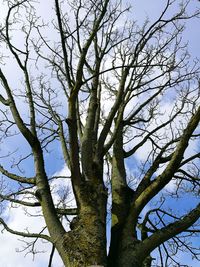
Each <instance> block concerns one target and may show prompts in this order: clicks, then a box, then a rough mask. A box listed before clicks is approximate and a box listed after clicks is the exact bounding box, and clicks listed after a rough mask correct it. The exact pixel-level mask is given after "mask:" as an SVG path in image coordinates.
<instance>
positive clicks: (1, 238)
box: [0, 166, 75, 267]
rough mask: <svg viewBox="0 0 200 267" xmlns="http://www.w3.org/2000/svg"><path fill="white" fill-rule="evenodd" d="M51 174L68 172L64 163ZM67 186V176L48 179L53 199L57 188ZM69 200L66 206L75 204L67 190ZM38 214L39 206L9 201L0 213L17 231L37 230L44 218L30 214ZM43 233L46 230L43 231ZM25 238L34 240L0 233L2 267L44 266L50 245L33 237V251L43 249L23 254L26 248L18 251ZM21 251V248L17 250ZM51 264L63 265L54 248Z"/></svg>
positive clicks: (57, 266)
mask: <svg viewBox="0 0 200 267" xmlns="http://www.w3.org/2000/svg"><path fill="white" fill-rule="evenodd" d="M54 175H55V176H69V175H70V172H69V170H68V169H67V167H66V166H64V167H63V168H62V169H61V170H60V171H58V172H56V173H55V174H54ZM64 185H65V186H68V187H70V188H71V183H70V179H66V178H64V179H56V180H55V181H53V182H52V183H51V186H52V187H53V188H54V190H53V191H54V194H53V195H54V201H55V202H57V201H58V199H59V196H58V191H59V188H62V186H64ZM68 199H69V201H67V207H75V200H74V197H73V193H72V190H71V191H69V195H68ZM30 214H31V215H39V214H40V208H26V209H24V207H19V206H18V207H15V208H13V207H11V206H10V204H9V205H8V206H7V207H6V209H5V210H4V212H3V214H2V215H1V217H2V218H4V219H5V220H6V222H7V224H8V226H9V227H10V228H12V229H14V230H17V231H29V232H30V233H38V232H40V231H41V229H43V227H44V225H45V222H44V218H43V217H42V216H35V217H34V216H31V215H30ZM0 230H3V226H2V225H0ZM46 234H47V231H46ZM20 240H24V241H26V242H28V241H30V242H31V241H34V240H33V239H27V238H26V239H23V238H22V237H20V236H16V235H12V234H10V233H8V232H7V231H6V230H4V231H3V233H2V234H1V233H0V244H3V245H1V250H0V258H1V266H3V267H13V266H15V267H24V266H29V267H44V266H47V265H48V260H49V255H50V253H51V248H52V245H51V244H50V243H47V242H45V241H41V240H39V241H37V242H36V245H35V249H36V250H37V251H43V252H44V253H38V254H36V255H35V257H33V254H31V253H30V254H27V255H26V253H27V252H28V250H25V251H22V250H23V248H24V246H26V243H24V242H23V241H20ZM18 251H22V252H18ZM52 267H63V264H62V261H61V259H60V256H59V255H58V253H57V252H55V254H54V258H53V266H52Z"/></svg>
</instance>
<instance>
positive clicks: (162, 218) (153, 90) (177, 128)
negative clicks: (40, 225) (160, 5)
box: [0, 0, 200, 267]
mask: <svg viewBox="0 0 200 267" xmlns="http://www.w3.org/2000/svg"><path fill="white" fill-rule="evenodd" d="M6 2H7V15H6V18H5V20H4V22H2V24H1V30H0V36H1V39H0V40H1V46H2V47H3V50H2V51H3V52H2V54H1V68H0V80H1V89H0V90H1V95H0V102H1V142H2V144H9V142H14V141H12V140H16V138H20V139H19V140H20V143H19V144H18V143H17V144H15V145H14V144H13V151H11V150H9V151H8V152H7V153H6V154H5V151H4V150H3V149H2V153H3V154H2V155H1V161H2V163H1V166H0V171H1V173H2V183H1V195H0V197H1V205H2V209H3V208H4V207H5V205H7V204H6V203H7V202H10V203H13V204H15V205H21V206H24V207H32V208H33V209H34V208H35V207H41V212H42V216H43V217H44V220H45V226H44V229H43V231H42V232H40V233H31V232H27V231H22V232H19V231H16V230H15V229H11V228H10V227H9V225H8V224H7V222H6V219H5V218H3V217H2V218H1V219H0V222H1V224H2V225H3V227H4V228H5V229H6V230H7V231H9V232H11V233H13V234H15V235H19V236H22V237H25V238H35V241H34V244H35V242H36V240H38V239H44V240H47V241H48V242H50V243H52V245H53V251H54V249H56V250H57V251H58V253H59V254H60V257H61V259H62V261H63V264H64V266H72V267H74V266H90V265H92V266H94V265H101V266H108V267H112V266H115V267H122V266H123V267H131V266H134V267H140V266H143V267H144V266H170V265H171V264H172V265H173V266H175V265H176V266H183V265H179V263H178V260H177V259H176V257H174V256H175V255H176V254H177V253H179V251H188V252H190V253H191V254H192V256H193V257H195V258H196V259H199V258H198V256H199V251H198V248H194V246H195V242H194V244H192V241H194V238H195V237H196V236H197V235H198V233H199V227H198V219H199V216H200V206H199V204H198V203H197V197H198V195H199V185H200V182H199V181H200V180H199V179H200V177H199V171H200V170H199V158H200V152H199V144H198V143H197V142H198V140H199V136H200V134H199V126H198V125H199V121H200V107H199V100H200V98H199V62H198V60H197V59H196V60H193V59H192V58H191V56H190V55H189V53H188V52H187V45H186V44H183V42H182V34H183V31H184V24H183V23H184V22H185V21H187V20H188V19H193V18H197V17H198V16H199V10H197V9H196V10H194V5H195V4H193V2H192V1H186V2H182V3H180V5H179V6H176V4H177V3H175V2H176V1H173V0H168V1H166V3H165V7H164V9H163V11H162V13H161V14H160V16H159V18H158V19H156V20H155V21H154V22H153V23H150V22H149V20H148V19H147V20H146V21H145V22H144V23H143V25H142V26H138V25H137V24H136V22H135V21H133V20H132V13H131V12H132V11H131V9H130V7H128V6H127V7H126V6H125V4H124V3H123V1H121V0H116V1H115V0H97V1H95V2H94V1H92V0H87V1H85V0H78V1H73V0H68V1H58V0H55V1H49V4H50V5H51V4H53V3H52V2H54V13H55V17H54V18H53V19H52V21H49V24H48V23H47V24H45V22H43V20H42V19H41V18H39V17H38V15H37V5H38V4H37V3H35V1H31V0H22V1H18V0H11V1H6ZM191 3H192V4H191ZM1 4H2V3H1ZM191 5H193V6H191ZM173 7H174V8H173ZM175 10H177V11H175ZM172 12H174V13H172ZM189 12H190V13H189ZM125 18H126V21H125ZM124 21H125V22H124ZM47 31H49V32H50V34H51V35H52V36H48V37H47V36H46V32H47ZM16 37H18V39H17V38H16ZM51 38H52V39H51ZM19 40H20V41H19ZM4 63H5V64H12V66H15V67H14V68H15V70H16V75H17V77H18V78H19V80H18V81H16V80H14V81H13V78H12V77H10V76H11V75H8V69H7V68H6V67H7V66H8V65H4ZM14 79H15V76H14ZM19 81H20V82H19ZM22 106H23V108H22ZM18 135H19V137H18ZM10 140H11V141H10ZM58 146H60V148H61V149H60V150H59V149H58ZM16 148H17V149H16ZM141 154H142V155H141ZM48 157H55V158H56V157H60V161H62V162H64V164H65V165H66V166H67V167H68V169H69V171H70V177H67V175H66V177H57V176H56V175H54V176H52V175H49V174H48ZM31 168H32V169H31ZM29 174H31V175H30V177H29ZM69 178H70V181H71V184H72V188H73V194H74V198H75V201H76V207H74V208H69V207H67V196H68V194H67V190H66V188H64V189H63V190H61V192H60V198H59V199H58V198H57V199H56V200H54V195H53V186H52V183H53V181H55V180H57V179H60V180H62V184H65V183H67V181H68V180H69ZM170 186H171V188H172V190H169V188H170ZM167 188H168V190H167ZM188 197H190V199H191V203H188V206H187V205H186V207H185V208H187V210H186V209H181V208H180V206H178V209H179V211H177V209H176V207H174V203H175V202H176V203H185V200H184V198H188ZM177 205H181V204H177ZM71 215H73V219H72V217H70V216H71ZM66 219H67V220H70V230H69V231H68V230H66V228H65V222H66ZM110 221H111V229H110V228H109V227H110ZM46 229H47V230H48V232H46ZM109 229H110V231H109ZM109 237H110V239H111V242H110V246H109V252H108V255H107V242H108V241H107V239H108V238H109ZM190 241H191V242H190ZM27 244H29V243H27ZM31 244H33V243H31ZM29 245H30V244H29ZM29 245H27V246H29ZM53 251H52V254H51V257H50V262H49V266H51V261H52V255H53ZM153 251H157V252H156V253H154V254H152V252H153ZM152 255H153V256H152ZM153 257H154V258H153ZM174 264H175V265H174ZM184 266H185V265H184Z"/></svg>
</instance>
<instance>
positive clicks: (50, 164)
mask: <svg viewBox="0 0 200 267" xmlns="http://www.w3.org/2000/svg"><path fill="white" fill-rule="evenodd" d="M40 2H41V3H40V4H39V6H40V8H38V11H39V13H40V15H41V16H44V18H45V17H46V16H47V14H48V17H49V15H50V14H52V12H53V11H52V8H51V6H53V1H52V0H51V1H50V0H48V3H49V4H48V5H47V1H40ZM127 2H131V3H132V4H133V13H132V14H133V15H130V16H133V19H134V20H137V21H138V23H139V24H142V23H143V21H144V19H145V18H146V17H147V16H148V17H149V18H150V19H151V20H152V21H153V20H154V19H155V18H157V17H158V16H159V14H160V10H162V8H163V5H164V3H165V1H160V0H153V1H149V0H135V1H130V0H129V1H127ZM191 3H192V5H194V6H197V5H199V2H198V1H191ZM1 6H2V1H1V2H0V7H1ZM3 12H5V10H4V9H1V8H0V17H2V16H4V13H3ZM50 16H51V15H50ZM199 24H200V22H199V21H198V20H197V19H196V20H195V19H194V20H192V21H190V22H187V24H186V31H185V33H184V35H183V38H184V40H185V41H186V42H187V41H189V51H190V53H191V55H192V57H194V58H195V57H198V58H199V57H200V52H199V42H198V41H199V40H197V37H198V36H200V27H199ZM47 35H50V32H48V33H47ZM49 38H50V37H49ZM6 69H7V75H8V76H10V77H12V80H11V82H12V83H13V84H14V83H15V79H16V78H17V77H18V73H17V72H16V71H15V70H13V69H12V66H9V65H8V66H7V68H6ZM18 143H21V144H23V148H24V151H23V152H24V153H26V152H27V146H26V144H25V143H23V141H22V140H21V138H20V137H16V138H15V140H14V139H11V141H10V143H9V144H8V143H7V147H6V148H4V151H9V150H10V149H13V146H14V145H15V144H18ZM17 153H18V152H17ZM19 153H21V152H19ZM59 153H60V148H59V147H58V146H57V144H56V145H54V146H52V152H51V153H50V154H48V155H47V156H46V167H47V172H48V174H49V175H52V174H54V173H55V172H58V171H62V169H63V161H62V160H61V159H60V157H59ZM143 153H144V152H143ZM18 155H19V154H18ZM4 162H5V163H6V160H5V161H4ZM31 162H32V161H31V160H30V161H29V164H30V165H29V166H27V165H26V166H25V165H24V170H25V171H26V174H27V175H31V174H32V173H31V171H30V170H31V164H32V163H31ZM128 167H129V169H130V171H131V170H132V169H133V165H132V163H131V161H130V162H129V163H128ZM186 201H187V200H184V203H186ZM192 202H193V201H192ZM174 203H175V200H174V202H173V200H171V204H172V205H175V204H174ZM177 209H179V204H177ZM5 212H6V214H7V215H8V214H10V215H11V218H10V224H11V225H13V227H16V228H18V227H19V228H20V227H24V228H25V227H26V224H28V225H29V226H30V228H31V229H32V226H33V225H34V226H35V227H36V228H35V230H37V229H39V228H40V227H41V225H42V222H40V221H38V220H37V221H36V220H35V219H33V218H31V219H30V218H27V217H23V211H22V210H18V209H13V210H12V212H11V211H10V210H6V211H5ZM22 221H23V223H24V224H22ZM33 228H34V227H33ZM33 230H34V229H33ZM0 243H1V244H4V246H3V249H2V250H1V251H0V257H1V259H2V260H1V264H3V265H2V267H13V266H15V267H24V266H27V265H28V266H29V267H33V266H34V267H44V266H46V265H47V264H46V262H47V259H48V254H46V253H42V254H38V255H36V257H35V261H34V262H32V256H31V255H27V256H26V257H24V253H23V252H22V253H16V252H15V249H16V247H18V248H21V246H23V243H21V242H20V241H18V238H16V237H15V236H14V237H13V236H11V235H10V234H6V233H5V232H4V235H0ZM38 248H39V249H43V248H44V249H47V250H48V249H49V248H48V246H47V248H46V245H45V244H43V243H40V244H39V245H38ZM183 257H187V256H185V255H183ZM30 259H31V261H30ZM185 261H188V262H191V260H190V258H188V257H187V258H185ZM54 264H55V265H54V266H55V267H62V263H61V261H60V260H59V257H58V256H56V257H55V260H54ZM191 266H197V265H195V263H194V262H191Z"/></svg>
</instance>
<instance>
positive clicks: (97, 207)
mask: <svg viewBox="0 0 200 267" xmlns="http://www.w3.org/2000/svg"><path fill="white" fill-rule="evenodd" d="M80 196H81V199H82V201H81V206H80V210H79V214H78V216H77V217H76V218H74V219H73V220H72V222H71V229H72V230H71V231H70V232H69V233H66V234H65V237H64V242H63V248H64V250H65V251H66V253H67V255H68V262H67V263H65V265H66V266H70V267H79V266H83V267H84V266H92V265H102V266H104V267H105V266H107V255H106V204H107V191H106V190H105V188H103V186H102V185H101V184H100V183H99V184H94V183H93V184H92V183H91V182H89V181H88V182H84V185H83V186H82V188H81V192H80ZM69 244H70V245H69Z"/></svg>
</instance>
